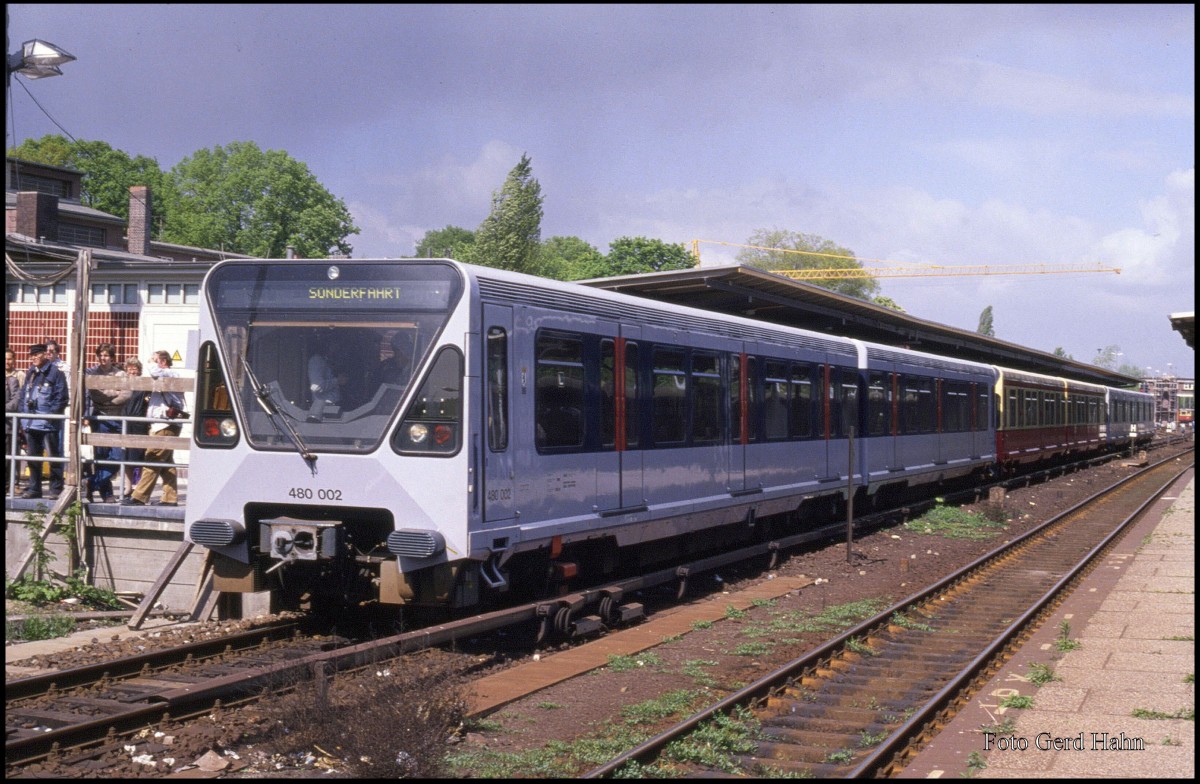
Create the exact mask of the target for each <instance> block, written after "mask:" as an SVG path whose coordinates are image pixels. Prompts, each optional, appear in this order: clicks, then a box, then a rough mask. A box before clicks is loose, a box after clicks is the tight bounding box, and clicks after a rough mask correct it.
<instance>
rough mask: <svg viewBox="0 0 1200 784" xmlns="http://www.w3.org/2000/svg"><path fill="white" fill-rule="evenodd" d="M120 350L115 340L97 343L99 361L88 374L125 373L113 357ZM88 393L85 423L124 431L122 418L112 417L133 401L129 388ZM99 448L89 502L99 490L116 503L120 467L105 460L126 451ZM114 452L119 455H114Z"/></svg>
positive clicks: (118, 456)
mask: <svg viewBox="0 0 1200 784" xmlns="http://www.w3.org/2000/svg"><path fill="white" fill-rule="evenodd" d="M116 353H117V351H116V348H115V347H114V346H113V344H112V343H101V344H100V345H99V346H97V347H96V360H97V362H98V364H96V365H94V366H92V367H90V368H88V369H87V375H89V376H124V375H125V371H124V370H121V368H119V367H118V366H117V365H115V364H113V360H115V359H116ZM87 393H88V397H87V401H86V406H87V410H86V412H85V414H84V424H85V425H88V426H89V427H90V428H91V431H92V432H93V433H112V434H116V433H120V432H121V423H120V421H119V420H116V419H109V418H108V417H114V416H121V415H122V414H123V413H125V403H126V402H127V401H128V400H129V396H130V393H129V390H121V389H89V390H88V391H87ZM95 449H96V460H95V463H94V466H93V472H92V477H91V479H90V480H89V481H88V490H87V496H88V501H91V500H92V496H93V495H94V494H95V493H100V499H101V500H102V501H103V502H104V503H106V504H113V503H116V501H117V499H116V497H115V496H114V495H113V483H112V478H113V475H114V474H116V472H117V467H116V466H115V465H113V464H112V463H107V462H103V461H106V460H113V459H115V460H120V459H122V456H123V453H122V452H121V450H120V449H114V448H113V447H108V446H97V447H96V448H95ZM114 452H116V453H117V454H114Z"/></svg>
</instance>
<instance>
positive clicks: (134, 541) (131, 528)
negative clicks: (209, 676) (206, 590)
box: [4, 501, 204, 612]
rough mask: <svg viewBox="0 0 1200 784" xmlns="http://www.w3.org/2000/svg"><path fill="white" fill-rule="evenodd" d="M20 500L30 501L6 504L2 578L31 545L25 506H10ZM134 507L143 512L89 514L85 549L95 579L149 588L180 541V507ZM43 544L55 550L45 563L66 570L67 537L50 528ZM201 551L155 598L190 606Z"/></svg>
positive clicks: (120, 587)
mask: <svg viewBox="0 0 1200 784" xmlns="http://www.w3.org/2000/svg"><path fill="white" fill-rule="evenodd" d="M44 503H45V502H43V504H44ZM18 504H19V505H21V506H22V507H25V506H29V507H32V504H31V503H30V502H21V501H9V502H8V504H6V509H5V516H4V517H5V526H4V574H5V577H6V578H11V577H12V575H13V573H14V571H15V570H16V567H17V566H18V564H19V563H20V561H21V559H22V558H23V557H24V556H25V554H26V553H27V552H28V551H29V542H30V537H29V529H28V528H27V527H26V526H25V525H24V524H23V523H24V522H25V520H26V514H27V513H28V510H27V509H25V508H14V507H15V506H17V505H18ZM136 511H137V512H138V513H143V514H142V516H139V517H136V518H134V517H120V516H110V515H95V516H92V517H90V518H88V524H87V528H86V535H85V540H86V549H85V551H86V558H87V561H88V564H89V565H90V566H91V573H92V575H93V580H92V583H93V584H94V585H96V586H98V587H101V588H108V589H111V590H114V591H132V592H137V593H142V594H145V593H147V592H149V591H150V588H151V587H152V586H153V585H154V582H155V581H156V580H157V579H158V577H159V575H160V574H162V572H163V570H164V569H165V568H166V566H167V564H168V563H169V562H170V560H171V557H172V556H173V555H174V554H175V551H176V550H178V549H179V546H180V545H181V544H182V543H183V515H182V510H179V509H172V510H162V511H161V512H158V513H157V516H151V515H150V514H146V513H147V512H149V509H143V508H138V509H137V510H136ZM168 515H171V516H170V517H168ZM176 515H177V516H178V518H177V519H174V518H175V516H176ZM47 545H48V547H49V550H50V552H52V553H54V555H55V556H56V560H54V561H52V562H51V563H50V567H49V568H50V569H52V570H53V571H55V572H58V573H66V572H67V569H68V562H67V543H66V541H65V540H64V539H63V538H62V537H61V536H59V535H57V534H52V535H51V536H50V538H49V541H48V542H47ZM203 553H204V550H203V549H202V548H193V550H192V552H191V553H189V554H188V556H187V558H186V559H185V560H184V562H183V564H182V565H181V566H180V567H179V570H178V571H177V572H176V573H175V576H174V577H173V578H172V580H171V582H170V583H169V584H168V585H167V587H166V589H165V590H164V591H163V594H162V596H161V597H160V598H159V600H158V601H159V602H160V603H161V604H162V605H163V606H164V607H166V608H168V609H171V610H174V611H177V612H188V611H190V610H191V608H192V603H193V597H194V596H195V593H196V583H197V581H198V579H199V577H200V571H201V569H202V568H203V561H204V555H203ZM31 571H32V568H31V569H29V570H26V574H27V575H29V574H31Z"/></svg>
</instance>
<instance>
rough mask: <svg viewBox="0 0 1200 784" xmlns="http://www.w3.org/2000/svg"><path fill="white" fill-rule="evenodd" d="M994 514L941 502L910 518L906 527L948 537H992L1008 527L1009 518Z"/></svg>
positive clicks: (916, 531)
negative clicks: (967, 509)
mask: <svg viewBox="0 0 1200 784" xmlns="http://www.w3.org/2000/svg"><path fill="white" fill-rule="evenodd" d="M994 516H995V515H992V516H989V515H984V514H980V513H979V512H968V511H965V510H963V509H959V508H958V507H953V506H943V505H942V504H941V503H940V502H939V503H938V504H937V506H935V507H933V508H932V509H930V510H929V511H928V512H926V513H925V514H923V515H921V516H920V517H918V518H917V519H915V520H909V521H908V522H907V523H905V524H904V527H905V528H906V529H908V530H909V531H913V532H914V533H919V534H929V535H931V536H943V537H945V538H947V539H991V538H992V537H993V536H996V535H998V534H1000V533H1001V532H1003V531H1004V530H1005V529H1006V528H1007V527H1008V526H1007V519H1004V520H995V519H992V517H994Z"/></svg>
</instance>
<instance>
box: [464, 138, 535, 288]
mask: <svg viewBox="0 0 1200 784" xmlns="http://www.w3.org/2000/svg"><path fill="white" fill-rule="evenodd" d="M541 239H542V186H541V185H539V184H538V181H537V180H535V179H534V178H533V170H532V167H531V166H530V163H529V156H528V155H522V156H521V160H520V162H518V163H517V165H516V166H514V167H513V168H512V171H510V172H509V173H508V177H507V178H506V179H505V181H504V185H503V186H502V187H501V188H500V190H499V191H496V192H495V193H494V194H492V211H491V213H490V214H489V215H488V216H487V217H486V218H484V219H483V223H481V224H479V228H478V229H476V231H475V244H474V245H473V246H470V251H469V253H467V254H466V256H467V258H464V259H463V261H470V262H473V263H475V264H482V265H484V266H488V267H496V268H498V269H506V270H514V271H516V272H527V273H530V274H533V275H537V274H540V273H541V272H542V268H541V265H540V262H541V258H540V253H539V251H540V249H541Z"/></svg>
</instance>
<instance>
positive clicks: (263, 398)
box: [242, 357, 317, 476]
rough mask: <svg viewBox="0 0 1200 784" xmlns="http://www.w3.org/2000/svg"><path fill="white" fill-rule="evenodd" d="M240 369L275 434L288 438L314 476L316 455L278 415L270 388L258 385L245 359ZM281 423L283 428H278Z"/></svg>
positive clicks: (283, 418)
mask: <svg viewBox="0 0 1200 784" xmlns="http://www.w3.org/2000/svg"><path fill="white" fill-rule="evenodd" d="M242 367H244V368H245V369H246V377H247V378H249V379H250V385H251V386H252V387H253V389H254V396H255V397H256V398H258V404H259V406H261V407H262V410H263V411H265V412H266V413H267V419H269V420H270V422H271V425H272V426H273V427H274V428H275V430H276V432H279V433H282V434H283V435H285V436H287V437H288V440H289V441H291V442H292V446H294V447H296V451H297V452H299V453H300V456H301V457H302V458H304V462H306V463H308V467H309V469H310V470H311V471H312V472H313V476H316V474H317V455H316V453H314V452H313V451H312V450H311V449H309V448H308V446H307V445H306V444H305V443H304V440H303V439H301V438H300V434H299V433H297V432H296V429H295V428H293V427H292V423H291V422H289V421H288V420H287V418H286V417H284V416H283V415H282V414H280V413H279V409H278V408H277V407H276V406H275V401H274V400H273V399H272V397H271V388H270V387H268V386H266V385H264V384H260V383H258V378H257V377H256V376H255V375H254V371H253V370H251V369H250V363H249V362H247V361H246V358H245V357H242ZM281 423H282V425H283V427H280V424H281Z"/></svg>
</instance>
